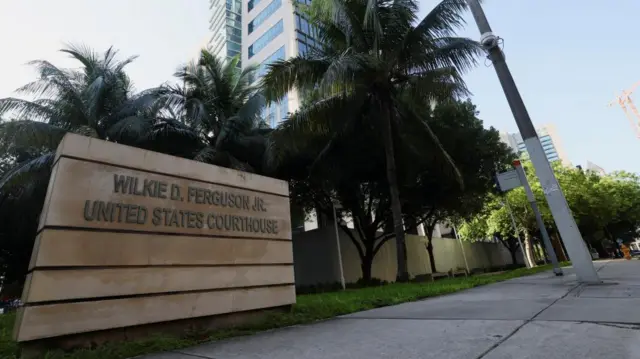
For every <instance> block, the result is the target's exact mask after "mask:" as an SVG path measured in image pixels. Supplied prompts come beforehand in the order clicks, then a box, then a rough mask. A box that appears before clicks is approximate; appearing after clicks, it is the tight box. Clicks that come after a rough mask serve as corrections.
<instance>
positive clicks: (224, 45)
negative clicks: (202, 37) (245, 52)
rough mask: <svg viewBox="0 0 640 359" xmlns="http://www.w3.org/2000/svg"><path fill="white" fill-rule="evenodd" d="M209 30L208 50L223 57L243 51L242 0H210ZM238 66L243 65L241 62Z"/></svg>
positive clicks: (228, 57)
mask: <svg viewBox="0 0 640 359" xmlns="http://www.w3.org/2000/svg"><path fill="white" fill-rule="evenodd" d="M209 10H211V17H210V18H209V30H211V38H210V39H209V43H208V44H207V50H209V51H210V52H211V53H212V54H214V55H215V56H217V57H218V58H221V59H230V58H233V57H235V56H237V55H240V53H241V52H242V1H241V0H209ZM238 66H239V67H240V66H242V64H241V63H239V64H238Z"/></svg>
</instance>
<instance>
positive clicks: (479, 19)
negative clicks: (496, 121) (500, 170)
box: [466, 0, 600, 283]
mask: <svg viewBox="0 0 640 359" xmlns="http://www.w3.org/2000/svg"><path fill="white" fill-rule="evenodd" d="M466 1H467V3H468V4H469V8H470V9H471V12H472V13H473V18H474V19H475V21H476V23H477V25H478V29H479V30H480V34H481V37H480V43H481V44H482V46H483V48H484V49H485V50H486V51H487V53H488V55H489V58H490V59H491V62H492V63H493V67H494V68H495V70H496V74H497V75H498V79H499V80H500V85H501V86H502V90H503V91H504V94H505V97H506V98H507V102H509V107H510V108H511V112H512V113H513V117H514V118H515V120H516V124H517V125H518V129H519V130H520V135H522V139H523V140H524V144H525V146H526V148H527V152H529V157H530V158H531V162H532V163H533V166H534V167H535V170H536V175H537V176H538V179H539V180H540V185H542V191H543V192H544V195H545V198H546V199H547V203H548V204H549V209H550V210H551V214H552V215H553V219H554V220H555V222H556V226H557V227H558V232H560V236H561V237H562V241H563V242H564V245H565V247H566V248H567V252H569V253H568V254H569V257H570V259H571V262H572V264H573V268H575V271H576V275H577V277H578V280H579V281H580V282H583V283H600V278H599V277H598V273H597V272H596V270H595V268H594V267H593V262H592V261H591V255H590V254H589V251H588V250H587V247H586V245H585V244H584V241H583V240H582V235H581V234H580V231H579V230H578V226H577V225H576V222H575V220H574V218H573V215H572V214H571V211H570V210H569V205H568V204H567V200H566V199H565V198H564V194H563V193H562V190H561V189H560V186H559V184H558V180H557V179H556V177H555V175H554V174H553V170H552V169H551V165H550V164H549V161H548V160H547V157H546V155H545V153H544V150H543V148H542V144H541V143H540V139H539V138H538V134H537V133H536V130H535V128H534V127H533V123H532V122H531V118H529V113H528V112H527V108H526V107H525V105H524V101H522V97H520V92H519V91H518V88H517V87H516V83H515V82H514V80H513V77H512V76H511V72H510V71H509V67H508V66H507V63H506V61H505V59H504V53H503V52H502V49H500V46H499V44H500V40H499V38H498V37H497V36H496V35H495V34H494V33H493V31H492V30H491V26H490V25H489V22H488V20H487V17H486V16H485V14H484V11H483V10H482V7H481V6H480V3H479V2H478V0H466Z"/></svg>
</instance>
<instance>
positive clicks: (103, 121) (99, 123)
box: [0, 46, 157, 191]
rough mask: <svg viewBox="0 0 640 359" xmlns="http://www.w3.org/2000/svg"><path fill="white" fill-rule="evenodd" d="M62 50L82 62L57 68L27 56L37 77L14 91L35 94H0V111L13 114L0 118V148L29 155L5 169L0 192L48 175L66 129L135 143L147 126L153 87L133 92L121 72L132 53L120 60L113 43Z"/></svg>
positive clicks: (123, 73) (8, 151) (153, 98)
mask: <svg viewBox="0 0 640 359" xmlns="http://www.w3.org/2000/svg"><path fill="white" fill-rule="evenodd" d="M61 51H62V52H64V53H66V54H68V55H70V56H71V57H72V58H73V59H75V60H77V61H78V62H79V63H80V65H81V67H80V68H79V69H73V70H70V69H61V68H58V67H56V66H55V65H53V64H52V63H50V62H48V61H45V60H37V61H32V62H30V64H31V65H32V66H34V67H35V69H36V70H37V72H38V79H37V80H36V81H34V82H31V83H29V84H27V85H25V86H23V87H21V88H19V89H18V90H17V91H16V92H17V93H18V94H23V95H28V96H29V97H31V98H34V99H33V100H27V99H23V98H15V97H9V98H3V99H0V115H5V116H7V117H9V116H10V117H11V118H12V120H11V121H3V122H1V123H0V151H1V152H3V153H6V154H16V155H17V154H20V153H29V154H31V156H29V157H28V158H29V160H26V161H22V162H17V165H15V166H13V168H11V169H10V170H8V171H6V172H5V173H4V175H3V177H2V178H1V179H0V191H2V190H5V189H6V187H7V186H12V185H15V184H22V185H25V188H32V187H33V186H30V185H28V183H27V184H25V181H27V182H28V181H29V180H30V179H34V177H33V176H34V175H45V176H48V175H49V173H50V168H51V164H52V161H53V157H54V153H55V150H56V148H57V147H58V144H59V143H60V141H61V139H62V137H63V136H64V135H65V133H67V132H74V133H80V134H83V135H86V136H90V137H96V138H101V139H106V140H111V141H115V142H120V143H125V144H130V145H135V144H136V143H137V142H138V141H140V140H141V139H140V137H139V136H140V133H142V132H143V131H141V127H147V126H150V125H151V121H150V120H149V119H148V118H145V113H146V112H148V111H147V110H148V109H151V108H152V105H153V104H154V103H155V98H156V97H157V90H148V91H144V92H141V93H134V92H133V87H132V84H131V81H130V80H129V77H128V76H127V74H126V73H125V72H124V68H125V66H127V65H128V64H130V63H131V62H132V61H133V60H134V59H135V57H129V58H127V59H125V60H123V61H119V60H117V59H116V54H117V51H115V50H114V49H113V48H109V49H108V50H107V51H105V52H104V53H103V54H98V53H96V52H94V51H92V50H91V49H88V48H85V47H78V46H69V47H67V48H66V49H63V50H61Z"/></svg>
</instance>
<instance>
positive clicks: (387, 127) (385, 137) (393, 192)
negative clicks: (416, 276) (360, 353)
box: [382, 105, 409, 282]
mask: <svg viewBox="0 0 640 359" xmlns="http://www.w3.org/2000/svg"><path fill="white" fill-rule="evenodd" d="M382 111H383V113H382V121H384V126H383V128H382V141H383V144H384V152H385V158H386V165H387V182H389V195H390V197H391V214H392V216H393V231H394V232H395V235H396V258H397V262H398V273H397V274H396V282H406V281H408V280H409V270H408V268H407V249H406V246H405V238H404V226H403V225H402V206H401V205H400V190H399V189H398V177H397V176H396V159H395V154H394V149H393V132H392V128H391V118H390V114H389V109H388V107H387V106H385V105H382Z"/></svg>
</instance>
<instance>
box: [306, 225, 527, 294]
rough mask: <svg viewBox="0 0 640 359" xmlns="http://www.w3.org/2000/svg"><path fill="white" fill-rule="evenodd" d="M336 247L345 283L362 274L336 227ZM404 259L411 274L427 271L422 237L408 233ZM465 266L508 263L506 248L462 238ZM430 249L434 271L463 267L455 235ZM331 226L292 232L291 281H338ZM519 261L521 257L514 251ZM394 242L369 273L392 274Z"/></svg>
mask: <svg viewBox="0 0 640 359" xmlns="http://www.w3.org/2000/svg"><path fill="white" fill-rule="evenodd" d="M338 233H339V235H340V249H341V252H342V262H343V266H344V276H345V281H346V282H347V283H351V282H356V281H357V280H358V279H360V277H361V276H362V270H361V269H360V258H359V256H358V252H357V250H356V248H355V246H354V244H353V243H352V242H351V240H350V239H349V237H348V236H347V234H346V233H344V231H343V230H342V229H340V230H339V232H338ZM406 238H407V239H406V241H407V262H408V267H409V274H410V275H411V277H415V276H417V275H421V274H428V273H431V266H430V264H429V255H428V253H427V250H426V247H425V244H426V241H427V238H426V237H423V236H417V235H411V234H408V235H407V237H406ZM462 243H463V246H464V252H465V255H466V257H467V262H468V264H469V269H471V270H473V269H475V268H491V267H497V266H503V265H509V264H511V256H510V254H509V251H508V250H507V249H506V248H504V246H503V245H502V244H500V243H480V242H476V243H469V242H462ZM433 247H434V248H433V250H434V256H435V260H436V269H437V271H438V272H446V271H448V270H450V269H457V268H464V267H465V264H464V258H463V256H462V250H461V248H460V244H459V242H458V241H457V240H455V239H449V238H434V239H433ZM337 253H338V252H337V246H336V238H335V229H334V227H333V226H327V227H325V228H319V229H315V230H312V231H308V232H302V233H294V234H293V257H294V270H295V281H296V285H298V286H301V285H302V286H306V285H315V284H320V283H336V282H339V281H340V267H339V262H338V254H337ZM518 261H519V263H523V262H522V258H521V256H520V255H518ZM396 270H397V266H396V246H395V242H394V240H393V239H391V240H389V241H388V242H387V243H385V244H384V245H383V247H382V248H381V249H380V251H379V252H378V254H377V255H376V257H375V259H374V262H373V277H374V278H379V279H382V280H386V281H394V280H395V278H396Z"/></svg>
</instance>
